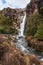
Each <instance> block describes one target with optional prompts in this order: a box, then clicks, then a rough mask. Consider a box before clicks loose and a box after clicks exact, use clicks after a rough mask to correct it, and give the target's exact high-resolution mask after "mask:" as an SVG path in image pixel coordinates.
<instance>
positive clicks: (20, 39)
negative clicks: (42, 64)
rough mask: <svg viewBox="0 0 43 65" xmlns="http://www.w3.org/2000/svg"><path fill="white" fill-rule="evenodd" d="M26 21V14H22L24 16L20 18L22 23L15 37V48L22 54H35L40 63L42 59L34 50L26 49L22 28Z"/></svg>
mask: <svg viewBox="0 0 43 65" xmlns="http://www.w3.org/2000/svg"><path fill="white" fill-rule="evenodd" d="M25 21H26V12H24V16H22V22H21V24H20V29H19V34H18V35H17V42H16V47H17V48H19V49H21V51H22V52H23V53H29V54H36V55H37V56H38V57H39V58H40V60H41V61H43V57H42V56H41V55H40V54H39V53H37V52H36V51H35V50H34V49H32V48H30V47H28V44H27V42H26V41H25V39H24V27H25Z"/></svg>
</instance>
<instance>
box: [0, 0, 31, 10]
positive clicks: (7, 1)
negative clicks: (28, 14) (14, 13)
mask: <svg viewBox="0 0 43 65" xmlns="http://www.w3.org/2000/svg"><path fill="white" fill-rule="evenodd" d="M29 2H30V0H0V9H3V8H6V7H11V8H25V7H26V5H27V4H28V3H29Z"/></svg>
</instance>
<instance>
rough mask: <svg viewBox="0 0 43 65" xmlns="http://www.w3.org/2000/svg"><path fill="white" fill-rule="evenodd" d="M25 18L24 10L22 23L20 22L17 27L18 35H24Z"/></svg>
mask: <svg viewBox="0 0 43 65" xmlns="http://www.w3.org/2000/svg"><path fill="white" fill-rule="evenodd" d="M25 20H26V12H24V16H22V23H21V24H20V29H19V35H18V36H23V35H24V27H25Z"/></svg>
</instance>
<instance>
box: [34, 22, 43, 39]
mask: <svg viewBox="0 0 43 65" xmlns="http://www.w3.org/2000/svg"><path fill="white" fill-rule="evenodd" d="M34 37H36V38H37V39H39V40H43V23H42V24H40V25H39V26H38V30H37V32H36V34H35V36H34Z"/></svg>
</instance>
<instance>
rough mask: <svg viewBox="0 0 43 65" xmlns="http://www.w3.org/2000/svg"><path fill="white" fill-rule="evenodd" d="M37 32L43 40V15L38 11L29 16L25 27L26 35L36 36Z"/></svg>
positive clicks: (38, 36)
mask: <svg viewBox="0 0 43 65" xmlns="http://www.w3.org/2000/svg"><path fill="white" fill-rule="evenodd" d="M38 31H39V33H40V34H39V33H38ZM36 34H37V38H38V39H40V40H43V17H42V16H41V15H40V14H39V13H38V12H37V13H34V14H32V15H31V16H30V17H28V18H27V21H26V27H25V35H26V36H30V35H32V36H33V37H36ZM41 34H42V35H41ZM40 36H41V37H40Z"/></svg>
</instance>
